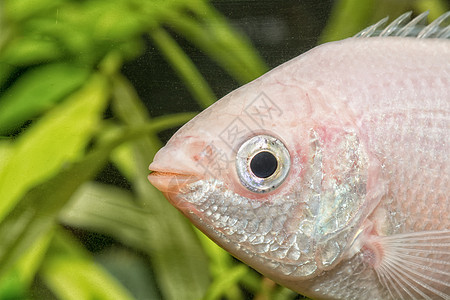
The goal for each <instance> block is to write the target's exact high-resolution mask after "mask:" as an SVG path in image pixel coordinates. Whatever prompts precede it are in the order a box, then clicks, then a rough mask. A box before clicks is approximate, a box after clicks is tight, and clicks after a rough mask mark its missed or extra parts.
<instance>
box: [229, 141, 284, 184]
mask: <svg viewBox="0 0 450 300" xmlns="http://www.w3.org/2000/svg"><path fill="white" fill-rule="evenodd" d="M290 166H291V158H290V155H289V151H288V150H287V148H286V146H285V145H284V144H283V143H282V142H281V141H280V140H279V139H277V138H275V137H273V136H269V135H256V136H253V137H251V138H250V139H248V140H247V141H245V142H244V143H243V144H242V145H241V146H240V148H239V150H238V152H237V156H236V171H237V174H238V176H239V180H240V181H241V183H242V184H243V185H244V186H245V187H246V188H247V189H248V190H250V191H252V192H255V193H267V192H270V191H272V190H274V189H276V188H277V187H279V186H280V185H281V184H282V183H283V181H284V180H285V179H286V177H287V175H288V173H289V169H290Z"/></svg>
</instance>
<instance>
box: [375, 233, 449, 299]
mask: <svg viewBox="0 0 450 300" xmlns="http://www.w3.org/2000/svg"><path fill="white" fill-rule="evenodd" d="M368 246H369V248H371V249H372V250H373V253H375V255H374V257H375V258H374V261H373V266H374V268H375V271H376V273H377V275H378V278H379V280H380V282H381V283H382V284H383V286H384V287H385V288H386V289H387V290H388V291H389V294H390V295H391V296H392V298H393V299H450V230H441V231H422V232H415V233H407V234H397V235H392V236H381V237H380V236H377V237H373V238H372V239H371V241H370V242H369V243H368Z"/></svg>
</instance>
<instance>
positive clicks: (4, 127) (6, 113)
mask: <svg viewBox="0 0 450 300" xmlns="http://www.w3.org/2000/svg"><path fill="white" fill-rule="evenodd" d="M88 75H89V70H87V69H85V68H80V67H77V66H74V65H70V64H51V65H45V66H42V67H39V68H36V69H34V70H31V71H29V72H27V73H26V74H25V75H23V76H22V77H20V78H19V79H18V80H17V82H15V84H14V85H13V86H12V87H10V88H9V89H8V90H6V91H5V92H4V94H3V96H2V97H0V105H1V107H2V109H1V110H0V134H5V133H7V132H8V130H10V129H13V128H15V127H18V126H20V125H22V124H23V123H24V122H25V121H26V120H28V119H30V118H33V117H35V116H37V115H39V114H40V113H42V112H44V111H46V110H48V109H50V108H51V107H53V106H54V105H55V103H57V102H58V101H61V100H62V99H63V98H64V97H65V96H67V95H68V94H69V93H71V92H73V91H74V90H75V89H77V88H79V87H80V86H81V85H82V84H83V82H85V81H86V79H87V77H88Z"/></svg>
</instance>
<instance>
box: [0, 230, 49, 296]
mask: <svg viewBox="0 0 450 300" xmlns="http://www.w3.org/2000/svg"><path fill="white" fill-rule="evenodd" d="M52 233H53V232H48V233H47V234H44V235H42V236H40V238H39V240H37V241H36V243H35V245H34V247H32V248H31V249H30V250H29V251H28V252H27V253H25V254H24V255H23V256H22V257H21V258H20V260H19V261H18V262H17V263H16V264H15V266H14V267H13V268H12V269H11V270H10V271H9V272H8V273H7V274H6V276H3V277H1V279H0V299H13V298H23V297H25V293H26V291H27V290H28V289H29V287H30V285H31V283H32V282H33V280H34V277H35V274H36V272H37V270H38V268H39V266H40V264H41V261H42V259H43V257H44V254H45V253H46V251H47V247H48V245H49V243H50V240H51V238H52V237H53V234H52Z"/></svg>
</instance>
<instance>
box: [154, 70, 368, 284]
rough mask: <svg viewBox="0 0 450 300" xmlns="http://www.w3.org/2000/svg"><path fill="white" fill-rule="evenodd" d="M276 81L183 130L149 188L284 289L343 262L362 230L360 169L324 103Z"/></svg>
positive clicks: (355, 142)
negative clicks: (284, 284) (283, 284)
mask: <svg viewBox="0 0 450 300" xmlns="http://www.w3.org/2000/svg"><path fill="white" fill-rule="evenodd" d="M281 68H283V66H282V67H281ZM286 71H289V70H286ZM281 73H282V74H284V75H285V74H286V72H281ZM278 74H280V72H272V73H270V74H269V75H266V76H264V77H261V78H259V79H257V80H255V81H253V82H251V83H250V84H248V85H246V86H244V87H242V88H239V89H238V90H236V91H234V92H232V93H230V94H228V95H227V96H225V97H224V98H222V99H221V100H219V101H218V102H216V103H215V104H214V105H212V106H211V107H209V108H208V109H206V110H205V111H203V112H202V113H200V114H199V115H198V116H196V117H195V118H194V119H192V120H191V121H190V122H188V123H187V124H186V125H185V126H184V127H182V128H181V129H180V130H179V131H178V132H177V133H176V134H175V135H174V136H173V137H172V138H171V139H170V140H169V141H168V143H167V144H166V146H165V147H163V148H162V149H161V150H160V151H159V152H158V153H157V154H156V156H155V158H154V161H153V162H152V163H151V165H150V170H151V171H153V172H152V173H151V174H150V175H149V180H150V182H151V183H152V184H153V185H154V186H155V187H157V188H158V189H159V190H161V191H162V192H163V193H164V195H165V196H166V198H167V199H168V200H169V201H170V202H171V203H172V204H173V205H174V206H175V207H176V208H177V209H179V210H180V211H181V212H182V213H183V214H184V215H185V216H187V217H188V218H189V219H190V220H191V221H192V222H193V223H194V224H195V225H196V226H197V227H198V228H199V229H200V230H202V231H203V232H204V233H205V234H206V235H208V236H209V237H210V238H211V239H213V240H214V241H215V242H216V243H218V244H219V245H220V246H222V247H223V248H225V249H226V250H227V251H229V252H230V253H231V254H233V255H234V256H235V257H237V258H239V259H240V260H242V261H244V262H245V263H247V264H249V265H250V266H252V267H253V268H255V269H256V270H258V271H260V272H261V273H263V274H264V275H266V276H268V277H270V278H272V279H274V280H276V281H278V282H284V280H289V281H292V280H297V279H308V278H312V277H315V276H317V275H318V274H320V273H321V272H322V271H323V270H326V269H328V268H331V267H332V266H334V265H335V264H336V263H337V262H338V261H339V259H340V258H341V257H342V255H343V253H344V252H345V250H346V248H347V247H348V244H349V243H351V239H352V238H353V237H354V236H355V230H356V229H355V228H357V226H355V224H356V223H357V220H359V215H358V213H359V210H360V206H361V203H362V201H363V199H364V195H365V185H366V184H365V176H366V159H365V155H364V153H363V151H362V148H361V147H360V146H361V145H360V144H361V143H360V142H359V139H358V137H357V135H356V133H355V132H354V131H352V130H351V129H346V127H345V126H341V125H342V124H339V126H337V125H336V124H332V123H333V122H332V120H326V118H324V117H323V116H324V114H322V113H321V110H323V109H324V108H323V106H322V105H321V104H320V103H321V102H323V101H322V100H321V99H322V98H323V95H321V94H319V93H317V92H316V91H314V90H311V89H306V88H303V87H302V86H301V85H299V84H298V83H294V82H289V81H287V80H286V79H285V78H286V76H283V77H280V76H279V75H278ZM312 98H314V99H312ZM280 99H283V101H279V100H280ZM312 100H313V101H312ZM313 103H314V104H313ZM318 103H319V104H318ZM328 115H332V114H328ZM315 116H317V117H315ZM319 116H322V117H319ZM327 122H328V123H327ZM334 123H336V122H334ZM349 241H350V242H349Z"/></svg>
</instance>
